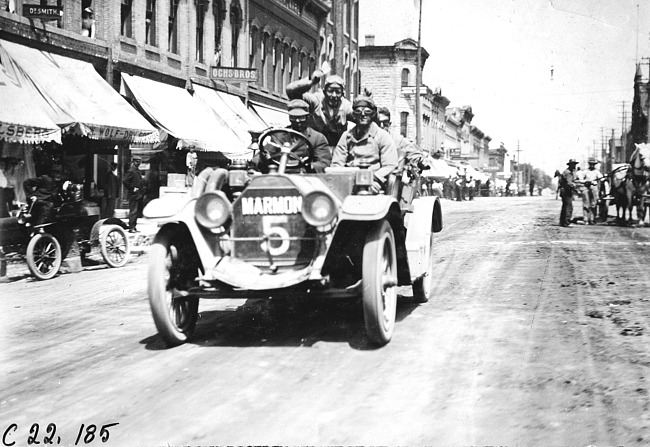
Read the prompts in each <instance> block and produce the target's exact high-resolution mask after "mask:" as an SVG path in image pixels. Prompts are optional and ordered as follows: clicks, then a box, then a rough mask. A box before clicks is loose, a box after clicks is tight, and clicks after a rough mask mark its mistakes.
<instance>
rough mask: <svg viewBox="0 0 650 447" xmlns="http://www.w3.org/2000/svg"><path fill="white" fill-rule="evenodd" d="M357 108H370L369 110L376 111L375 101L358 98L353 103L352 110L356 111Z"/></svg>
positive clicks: (367, 98) (364, 97) (362, 97)
mask: <svg viewBox="0 0 650 447" xmlns="http://www.w3.org/2000/svg"><path fill="white" fill-rule="evenodd" d="M357 107H368V108H369V109H372V110H376V109H377V108H376V107H375V101H373V100H372V98H370V97H368V96H363V95H362V96H357V97H356V98H354V101H353V102H352V108H353V109H356V108H357Z"/></svg>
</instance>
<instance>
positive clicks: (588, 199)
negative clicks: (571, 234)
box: [582, 158, 603, 225]
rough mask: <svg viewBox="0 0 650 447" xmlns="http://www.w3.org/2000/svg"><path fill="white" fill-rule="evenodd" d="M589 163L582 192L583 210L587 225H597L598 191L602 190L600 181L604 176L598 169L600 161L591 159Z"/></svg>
mask: <svg viewBox="0 0 650 447" xmlns="http://www.w3.org/2000/svg"><path fill="white" fill-rule="evenodd" d="M587 163H588V164H589V167H588V168H587V170H586V171H584V174H583V176H584V188H583V190H582V210H583V213H584V217H585V223H586V224H587V225H594V224H595V223H596V201H597V200H598V191H599V189H600V184H599V182H600V180H601V179H602V178H603V174H601V173H600V171H599V170H598V169H596V164H597V163H598V161H597V160H596V159H595V158H590V159H589V160H588V161H587Z"/></svg>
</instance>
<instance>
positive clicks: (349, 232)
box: [322, 195, 411, 285]
mask: <svg viewBox="0 0 650 447" xmlns="http://www.w3.org/2000/svg"><path fill="white" fill-rule="evenodd" d="M355 197H362V199H360V200H359V199H354V198H355ZM383 219H385V220H387V221H388V223H389V224H390V226H391V228H392V229H393V234H394V236H395V249H396V253H397V270H398V272H397V273H398V283H399V284H400V285H404V284H410V281H411V278H410V272H409V266H408V259H407V256H406V248H405V234H404V220H403V219H402V213H401V210H400V207H399V204H398V203H397V200H395V198H393V197H392V196H383V195H378V196H350V197H347V198H346V199H345V201H344V203H343V207H342V209H341V213H340V214H339V223H338V225H337V227H336V230H335V232H334V235H333V238H332V242H331V244H330V246H329V247H328V250H327V253H326V255H325V260H324V262H323V267H322V272H323V274H325V275H327V274H330V273H333V272H334V271H336V270H338V269H341V268H342V267H343V268H344V269H349V268H352V269H353V270H354V269H357V268H358V267H360V266H361V261H362V255H363V248H364V244H365V240H366V235H367V234H368V232H369V231H370V229H371V228H372V226H374V225H376V223H377V222H378V221H380V220H383Z"/></svg>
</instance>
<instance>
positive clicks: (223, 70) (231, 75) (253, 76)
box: [210, 67, 257, 82]
mask: <svg viewBox="0 0 650 447" xmlns="http://www.w3.org/2000/svg"><path fill="white" fill-rule="evenodd" d="M210 77H211V78H212V79H219V80H222V81H249V82H255V81H257V69H256V68H227V67H210Z"/></svg>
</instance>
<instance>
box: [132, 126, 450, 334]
mask: <svg viewBox="0 0 650 447" xmlns="http://www.w3.org/2000/svg"><path fill="white" fill-rule="evenodd" d="M302 144H307V145H309V142H308V141H307V140H306V139H305V138H304V137H303V136H302V135H301V134H300V133H298V132H295V131H292V130H290V129H271V130H268V131H266V132H265V133H263V134H262V135H261V136H260V139H259V146H260V150H261V151H264V154H265V156H266V158H267V159H269V160H271V164H272V168H273V167H275V168H276V169H271V172H269V173H267V174H260V173H258V172H252V171H251V170H250V166H248V165H247V163H246V162H239V161H238V162H233V163H232V164H231V166H230V168H229V169H228V170H226V169H212V168H208V169H206V170H204V171H203V172H201V174H200V175H199V176H198V177H197V178H196V180H195V184H194V187H193V191H192V198H191V199H190V200H189V201H187V202H185V203H182V204H181V205H179V206H176V207H174V203H176V204H178V203H179V202H173V203H172V202H169V203H168V202H165V199H164V198H162V199H157V200H154V201H153V202H151V203H150V204H149V205H148V206H147V207H146V208H145V210H144V214H145V217H147V218H150V219H155V220H157V221H158V222H159V226H160V229H159V231H158V233H157V235H156V237H155V239H154V241H153V245H152V248H151V251H150V260H149V272H148V295H149V303H150V306H151V311H152V315H153V320H154V322H155V325H156V328H157V330H158V333H159V334H160V335H161V337H162V338H163V340H164V341H165V342H166V344H167V345H168V346H175V345H179V344H182V343H184V342H186V341H187V340H188V339H189V338H190V337H191V336H192V333H193V331H194V329H195V326H196V322H197V316H198V305H199V299H201V298H236V297H240V298H264V299H268V298H269V297H273V298H276V297H277V298H279V297H287V296H300V297H304V298H305V299H309V297H313V296H325V297H337V298H341V297H347V298H355V297H361V299H362V302H363V312H364V321H365V329H366V332H367V335H368V337H369V339H370V340H371V341H372V342H374V343H375V344H377V345H383V344H385V343H388V342H389V341H390V339H391V337H392V335H393V330H394V326H395V312H396V301H397V286H402V285H412V288H413V296H414V298H415V299H416V300H417V301H419V302H426V301H427V300H428V299H429V296H430V293H431V287H432V282H431V269H432V266H433V259H434V251H433V234H434V233H436V232H439V231H441V230H442V213H441V208H440V202H439V199H438V198H437V197H422V198H418V191H419V187H418V183H417V180H418V179H412V180H413V181H414V182H415V184H412V182H411V180H409V179H407V181H406V182H403V181H402V179H400V178H395V177H394V176H393V178H392V179H391V181H390V182H389V183H390V184H389V185H388V186H387V188H386V192H385V193H382V194H378V195H373V194H371V193H370V186H371V185H372V182H373V174H372V171H370V170H367V169H359V168H328V169H327V170H326V172H325V173H324V174H299V173H290V172H291V171H292V170H296V169H298V168H300V167H301V166H302V165H304V164H308V163H310V161H311V160H310V159H308V158H307V159H305V158H301V157H300V156H298V155H297V154H296V148H298V147H300V146H301V145H302ZM407 213H412V214H410V215H409V217H410V218H409V219H408V220H409V227H408V230H407V229H406V228H405V226H404V224H405V215H406V214H407Z"/></svg>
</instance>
